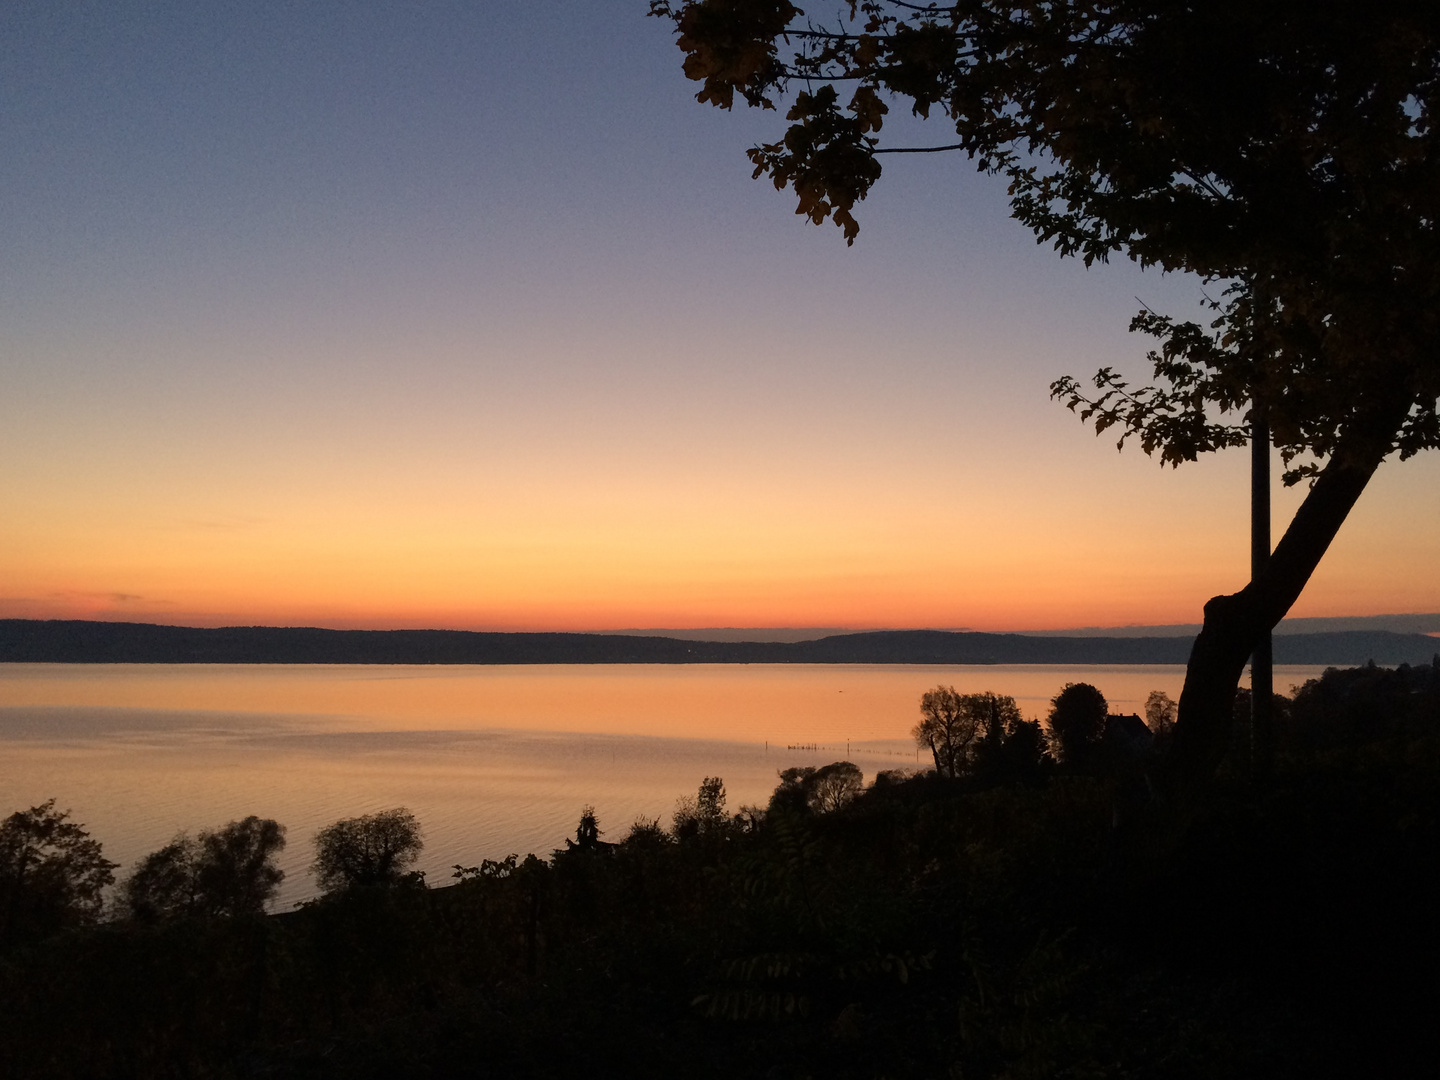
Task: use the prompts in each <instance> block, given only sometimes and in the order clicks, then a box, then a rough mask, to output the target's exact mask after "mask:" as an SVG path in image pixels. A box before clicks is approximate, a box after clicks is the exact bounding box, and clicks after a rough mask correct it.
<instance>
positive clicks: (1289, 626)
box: [35, 612, 1440, 642]
mask: <svg viewBox="0 0 1440 1080" xmlns="http://www.w3.org/2000/svg"><path fill="white" fill-rule="evenodd" d="M35 621H49V620H35ZM54 621H69V620H54ZM76 621H86V622H139V621H141V620H137V619H134V618H130V619H126V618H90V619H82V620H76ZM207 622H208V620H207ZM150 625H169V626H184V625H186V624H184V623H164V622H155V623H150ZM266 625H268V626H273V627H276V628H280V627H289V628H292V629H301V628H306V629H338V630H375V631H380V632H386V631H392V632H393V631H403V630H460V631H462V632H469V633H530V634H544V633H574V634H598V635H605V636H620V635H630V636H635V637H665V638H672V639H676V640H680V641H715V642H740V641H752V642H801V641H814V640H817V639H819V638H825V637H834V636H836V635H841V634H864V633H884V632H896V631H904V630H934V631H938V632H942V633H985V634H1016V635H1020V636H1023V637H1116V638H1135V637H1182V636H1193V635H1194V634H1197V633H1199V631H1200V624H1199V623H1127V624H1124V625H1121V626H1079V627H1063V628H1056V629H1040V630H1028V629H1027V630H978V629H976V628H975V627H972V626H911V627H893V626H886V627H880V626H869V627H866V626H702V627H621V628H604V629H598V630H546V629H529V630H515V629H509V630H497V629H486V630H476V629H473V628H469V627H455V626H450V627H444V626H427V627H415V626H409V627H397V626H388V627H387V626H371V627H357V626H353V625H351V626H341V627H321V626H317V625H316V624H314V623H284V624H273V623H272V624H262V623H226V624H213V623H212V624H210V625H209V626H195V627H193V628H194V629H226V628H238V627H241V626H266ZM1356 630H1369V631H1388V632H1391V633H1404V634H1428V635H1436V636H1440V613H1435V612H1424V613H1395V614H1388V615H1329V616H1298V617H1295V618H1288V619H1284V620H1282V621H1281V623H1280V625H1279V626H1277V627H1276V628H1275V632H1276V633H1277V634H1282V635H1283V634H1307V633H1310V634H1313V633H1337V632H1344V631H1356Z"/></svg>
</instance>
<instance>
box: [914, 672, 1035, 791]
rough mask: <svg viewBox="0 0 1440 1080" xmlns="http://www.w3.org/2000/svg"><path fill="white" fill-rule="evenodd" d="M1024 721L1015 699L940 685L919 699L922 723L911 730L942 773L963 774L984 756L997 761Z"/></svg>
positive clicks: (917, 741)
mask: <svg viewBox="0 0 1440 1080" xmlns="http://www.w3.org/2000/svg"><path fill="white" fill-rule="evenodd" d="M1020 722H1021V716H1020V707H1019V706H1018V705H1016V704H1015V699H1014V698H1013V697H1009V696H1007V695H1003V694H995V693H991V692H990V691H988V690H987V691H984V692H982V693H978V694H960V693H956V691H955V688H954V687H953V686H937V687H935V689H933V690H927V691H926V692H925V694H924V695H923V696H922V697H921V698H920V722H919V723H918V724H916V725H915V727H914V728H912V729H911V732H910V734H911V736H912V737H913V738H914V739H915V744H916V745H917V746H919V747H921V748H922V749H928V750H929V751H930V753H931V756H932V757H933V758H934V759H935V771H936V772H938V773H939V774H940V775H941V776H951V777H955V776H961V775H963V774H964V773H966V772H968V771H970V770H971V769H972V768H973V767H974V765H975V764H976V762H977V761H979V760H980V759H982V758H986V759H990V760H995V759H997V758H998V756H999V755H1000V753H1001V752H1002V751H1001V748H1002V746H1003V744H1004V742H1005V739H1006V737H1007V734H1009V733H1011V732H1013V731H1014V730H1015V725H1017V724H1019V723H1020Z"/></svg>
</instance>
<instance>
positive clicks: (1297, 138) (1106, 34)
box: [650, 0, 1440, 483]
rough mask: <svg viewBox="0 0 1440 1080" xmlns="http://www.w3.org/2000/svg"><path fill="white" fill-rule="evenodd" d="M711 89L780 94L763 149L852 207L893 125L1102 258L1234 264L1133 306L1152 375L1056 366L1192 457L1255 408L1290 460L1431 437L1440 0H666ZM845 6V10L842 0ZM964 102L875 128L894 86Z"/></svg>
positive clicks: (1105, 420)
mask: <svg viewBox="0 0 1440 1080" xmlns="http://www.w3.org/2000/svg"><path fill="white" fill-rule="evenodd" d="M650 10H651V14H652V15H657V16H661V17H666V18H670V19H672V20H673V21H674V23H675V26H676V30H677V32H678V39H677V40H678V44H679V46H680V48H681V49H682V50H683V52H684V53H685V64H684V70H685V74H686V75H687V76H688V77H689V78H691V79H693V80H696V81H698V82H701V83H702V84H703V85H702V89H701V90H700V92H699V93H698V94H697V95H696V96H697V98H698V99H699V100H700V101H701V102H708V103H709V104H712V105H715V106H718V107H721V108H727V109H728V108H730V107H731V106H732V104H733V102H734V98H735V95H736V94H737V93H738V94H739V95H740V96H741V98H742V99H743V100H744V101H745V102H746V103H747V104H748V105H750V106H756V107H761V108H775V107H776V105H777V102H778V101H780V100H781V99H786V100H788V102H789V106H788V111H787V112H786V119H787V121H788V122H789V126H788V127H787V129H786V130H785V132H784V134H783V135H782V137H781V138H779V139H778V140H776V141H775V142H772V143H767V144H764V145H761V146H757V147H755V148H753V149H752V150H751V151H750V158H751V160H752V161H753V162H754V164H755V175H756V177H760V176H768V177H769V178H770V179H771V180H772V182H773V183H774V184H775V186H776V187H777V188H780V189H785V188H789V189H791V190H793V191H794V192H795V194H796V196H797V197H798V206H797V212H798V213H800V214H802V215H804V216H805V217H807V218H808V219H809V220H811V221H813V222H815V223H817V224H818V223H821V222H823V221H825V220H827V219H829V220H832V221H834V222H835V223H836V224H837V225H839V226H840V227H841V228H842V229H843V230H844V234H845V238H846V240H847V242H853V241H854V239H855V237H856V235H857V233H858V230H859V224H858V222H857V221H856V219H855V217H854V213H853V211H854V209H855V206H856V204H857V203H858V202H860V201H861V200H863V199H864V198H865V196H866V195H867V194H868V192H869V191H870V188H871V187H872V186H873V185H874V183H875V182H876V181H877V180H878V179H879V178H880V175H881V167H880V163H879V161H878V156H879V155H881V154H885V153H894V152H904V151H917V150H931V149H958V150H961V151H963V152H964V153H965V154H967V155H968V156H969V157H970V158H971V159H972V160H973V161H974V162H975V163H976V164H977V165H978V167H979V168H980V169H981V170H982V171H984V172H987V173H991V174H995V175H998V176H1002V177H1004V178H1005V179H1006V180H1007V181H1008V184H1009V195H1010V204H1011V209H1012V213H1013V215H1014V216H1015V217H1016V218H1017V219H1018V220H1019V221H1020V222H1022V223H1023V224H1025V225H1026V226H1028V227H1029V228H1030V229H1031V230H1032V231H1033V232H1034V233H1035V235H1036V237H1037V238H1038V239H1039V240H1040V241H1042V242H1049V243H1052V244H1053V245H1054V247H1055V248H1056V250H1057V251H1059V252H1060V253H1061V254H1062V255H1069V256H1075V257H1078V258H1081V259H1083V260H1084V261H1085V263H1086V264H1087V265H1088V264H1090V263H1092V262H1095V261H1097V260H1099V261H1105V260H1107V259H1108V258H1109V257H1110V256H1112V255H1115V254H1121V255H1124V256H1127V257H1129V258H1131V259H1133V260H1135V261H1136V262H1138V263H1140V264H1141V265H1143V266H1154V267H1159V268H1161V269H1163V270H1166V271H1184V272H1189V273H1193V274H1196V275H1198V276H1199V277H1200V278H1202V279H1204V280H1205V281H1207V282H1211V283H1213V284H1215V285H1216V286H1217V288H1216V292H1217V294H1218V295H1217V297H1216V298H1215V299H1214V300H1213V301H1212V306H1213V310H1214V319H1213V322H1211V323H1210V325H1208V326H1203V325H1200V324H1198V323H1195V322H1192V321H1176V320H1173V319H1171V318H1168V317H1166V316H1164V315H1161V314H1158V313H1154V312H1148V311H1147V312H1142V313H1141V314H1140V315H1139V316H1137V318H1136V319H1135V321H1134V323H1133V324H1132V329H1135V330H1138V331H1142V332H1145V333H1148V334H1151V335H1153V336H1155V337H1156V338H1157V339H1158V340H1159V343H1160V344H1159V347H1158V348H1157V349H1156V350H1155V351H1154V352H1153V353H1151V355H1150V360H1151V362H1152V364H1153V367H1154V371H1155V376H1156V385H1153V386H1146V387H1132V386H1131V385H1130V384H1129V383H1128V382H1127V381H1126V380H1125V379H1123V378H1122V377H1120V376H1119V375H1117V374H1116V372H1115V371H1114V370H1113V369H1109V368H1107V369H1103V370H1102V371H1100V372H1099V373H1098V374H1097V375H1096V376H1095V379H1094V391H1093V393H1092V391H1090V390H1089V389H1087V388H1086V387H1084V386H1082V385H1081V384H1080V383H1079V382H1077V381H1076V380H1074V379H1069V378H1066V379H1061V380H1059V381H1057V382H1056V383H1055V384H1054V385H1053V386H1052V393H1053V395H1054V396H1056V397H1058V398H1060V399H1062V400H1063V401H1065V402H1066V403H1067V404H1068V405H1069V406H1070V407H1071V408H1072V409H1076V410H1078V411H1080V413H1081V415H1082V417H1084V418H1085V419H1086V420H1089V421H1091V422H1093V423H1094V424H1095V426H1096V428H1097V430H1099V431H1104V430H1106V429H1107V428H1111V427H1114V428H1116V430H1118V431H1119V432H1120V433H1121V434H1120V442H1121V444H1123V443H1124V442H1125V441H1126V439H1128V438H1131V437H1134V438H1137V439H1138V440H1139V442H1140V444H1141V446H1142V447H1143V449H1144V450H1145V451H1146V452H1147V453H1153V454H1158V455H1159V456H1160V459H1161V460H1162V461H1163V462H1166V463H1169V464H1172V465H1174V464H1178V463H1179V462H1181V461H1186V460H1193V459H1194V458H1195V457H1196V456H1197V455H1198V454H1200V453H1202V452H1205V451H1209V450H1215V449H1218V448H1220V447H1224V446H1230V445H1236V444H1238V443H1241V442H1243V441H1245V439H1246V437H1247V432H1246V428H1245V426H1244V423H1243V422H1244V420H1245V419H1247V418H1248V415H1249V410H1250V408H1251V407H1252V403H1253V404H1257V405H1259V406H1260V407H1261V408H1263V410H1264V412H1265V415H1266V417H1267V419H1268V422H1269V424H1270V429H1271V432H1272V437H1273V439H1274V442H1275V444H1276V445H1277V446H1278V447H1279V448H1280V450H1281V452H1282V454H1283V455H1284V458H1285V461H1286V462H1287V464H1288V465H1289V469H1288V470H1287V473H1286V480H1287V482H1292V483H1293V482H1294V481H1296V480H1298V479H1300V478H1302V477H1305V476H1312V475H1315V474H1316V473H1317V472H1318V470H1319V468H1320V464H1319V463H1320V461H1321V460H1323V459H1326V458H1330V459H1332V460H1334V459H1337V458H1341V459H1349V458H1354V459H1356V460H1371V459H1376V457H1377V455H1378V456H1384V455H1385V454H1387V453H1389V452H1391V451H1394V450H1398V451H1399V452H1400V455H1401V457H1402V458H1403V457H1408V456H1410V455H1412V454H1414V453H1416V452H1417V451H1419V450H1422V449H1426V448H1431V447H1435V446H1437V445H1440V423H1437V416H1436V408H1435V406H1436V399H1437V396H1440V257H1437V256H1440V251H1437V239H1436V223H1437V218H1440V152H1437V148H1436V143H1435V126H1434V108H1435V106H1436V90H1437V82H1440V5H1436V4H1425V3H1412V2H1404V0H1373V2H1371V3H1366V4H1355V3H1352V2H1349V0H1211V2H1208V3H1205V4H1191V5H1182V4H1173V3H1161V2H1156V0H1064V2H1054V3H1044V4H1035V3H1023V4H1014V3H1010V2H1005V3H1000V2H997V0H960V2H957V3H952V4H923V3H904V2H899V0H848V2H842V3H839V4H834V5H828V4H827V5H825V7H824V9H823V10H824V13H825V15H826V16H827V18H825V19H824V20H822V19H820V18H818V17H812V16H811V15H808V14H807V12H806V11H804V10H802V9H801V8H800V7H798V6H796V5H795V4H792V3H789V2H788V0H685V2H680V0H653V2H652V3H651V9H650ZM831 13H833V14H831ZM887 102H889V103H894V102H900V103H903V104H905V105H908V107H909V109H910V111H911V112H912V113H913V114H915V115H916V116H919V117H934V118H938V119H940V120H941V121H942V122H944V123H945V124H946V125H947V126H949V127H951V128H953V130H954V133H955V140H956V141H954V142H953V143H945V144H942V145H938V146H929V147H895V146H887V145H884V144H883V138H882V131H883V128H884V121H885V117H886V115H887V114H888V111H889V108H890V105H889V104H887Z"/></svg>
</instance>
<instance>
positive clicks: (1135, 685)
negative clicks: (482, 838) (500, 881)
mask: <svg viewBox="0 0 1440 1080" xmlns="http://www.w3.org/2000/svg"><path fill="white" fill-rule="evenodd" d="M1318 670H1319V669H1315V672H1312V671H1311V670H1310V669H1308V668H1295V669H1293V670H1292V669H1288V668H1282V669H1280V670H1279V672H1278V673H1277V680H1276V685H1277V688H1278V689H1282V690H1284V689H1287V688H1288V687H1289V685H1290V684H1291V683H1292V682H1300V681H1303V679H1304V678H1306V677H1309V676H1310V675H1311V674H1314V673H1316V672H1318ZM1183 679H1184V669H1183V668H1182V667H1180V666H1178V665H1164V666H1161V665H1155V666H1147V667H1124V666H1103V665H1096V666H1074V667H1053V666H1042V665H995V666H966V667H960V666H922V665H839V664H836V665H829V664H796V665H785V664H753V665H752V664H696V665H666V664H636V665H544V666H542V665H506V666H498V665H497V666H478V665H477V666H469V665H457V666H449V665H446V666H438V665H437V666H422V665H283V664H255V665H232V664H215V665H211V664H93V665H85V664H73V665H71V664H7V665H0V707H11V708H15V707H25V706H41V707H44V706H82V707H91V708H94V707H100V708H121V709H145V710H153V711H164V712H170V711H179V712H188V713H194V712H213V713H231V714H234V713H246V714H249V713H264V714H269V715H278V716H284V717H286V718H287V719H291V720H294V719H299V718H305V719H306V720H307V722H309V723H313V724H314V725H317V726H320V727H323V728H327V729H333V728H335V727H337V726H339V727H343V728H345V729H346V730H372V731H373V730H407V731H416V730H463V729H469V730H475V729H486V728H509V729H525V730H535V731H575V732H588V733H604V734H621V735H657V736H667V737H672V738H676V737H678V738H701V739H730V740H737V741H750V742H764V741H769V742H781V743H784V742H817V741H833V740H834V739H836V738H840V739H846V738H848V739H904V738H906V737H907V736H908V734H909V731H910V728H911V727H912V725H913V724H914V723H915V720H916V718H917V710H918V705H919V700H920V695H921V694H922V693H924V691H925V690H927V689H929V688H930V687H932V686H935V685H937V684H940V683H944V684H946V685H954V686H955V687H956V688H957V689H959V690H960V691H961V692H974V691H980V690H992V691H994V692H996V693H1000V694H1009V695H1012V696H1014V697H1015V698H1016V699H1017V700H1018V701H1019V703H1020V707H1021V711H1022V712H1023V713H1025V715H1027V716H1030V717H1040V716H1043V715H1044V713H1045V712H1046V710H1047V707H1048V704H1049V699H1050V698H1051V697H1052V696H1054V695H1055V694H1056V693H1057V692H1058V691H1059V690H1060V689H1061V687H1063V686H1064V685H1065V684H1066V683H1067V682H1081V681H1083V682H1091V683H1094V684H1095V685H1097V686H1098V687H1099V688H1100V689H1101V691H1102V692H1103V693H1104V694H1105V695H1106V697H1107V698H1108V699H1109V700H1110V704H1111V708H1112V710H1115V711H1124V712H1132V711H1135V712H1138V711H1141V710H1142V709H1143V706H1144V701H1145V697H1146V695H1147V694H1148V693H1149V692H1150V691H1152V690H1163V691H1165V692H1166V693H1168V694H1170V695H1171V696H1172V697H1176V698H1178V697H1179V694H1180V686H1181V683H1182V682H1183Z"/></svg>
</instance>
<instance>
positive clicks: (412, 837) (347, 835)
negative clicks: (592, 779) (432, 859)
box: [310, 806, 593, 893]
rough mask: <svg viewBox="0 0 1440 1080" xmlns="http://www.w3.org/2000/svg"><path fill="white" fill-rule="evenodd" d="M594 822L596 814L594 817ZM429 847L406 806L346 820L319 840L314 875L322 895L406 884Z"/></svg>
mask: <svg viewBox="0 0 1440 1080" xmlns="http://www.w3.org/2000/svg"><path fill="white" fill-rule="evenodd" d="M592 821H593V814H592ZM424 846H425V842H424V840H423V839H421V836H420V823H419V822H418V821H416V820H415V815H414V814H412V813H411V812H410V811H409V810H407V809H405V808H404V807H403V806H397V807H395V808H394V809H393V810H380V811H378V812H376V813H374V814H362V815H361V816H360V817H354V818H345V819H344V820H343V821H337V822H335V823H334V824H333V825H327V826H325V828H323V829H321V830H320V831H319V832H318V833H316V834H315V862H314V864H313V865H312V866H311V868H310V872H311V873H313V874H314V875H315V881H316V883H317V884H318V885H319V886H320V888H321V890H322V891H324V892H327V893H329V892H340V891H343V890H345V889H353V888H360V887H366V886H378V885H393V884H396V883H397V882H400V881H402V880H404V879H405V877H406V872H407V871H408V869H409V868H410V867H411V866H413V865H415V860H416V859H418V858H419V857H420V851H421V849H422V848H423V847H424Z"/></svg>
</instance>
